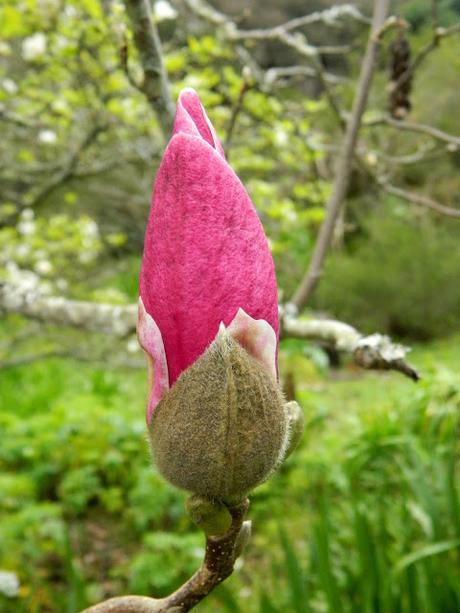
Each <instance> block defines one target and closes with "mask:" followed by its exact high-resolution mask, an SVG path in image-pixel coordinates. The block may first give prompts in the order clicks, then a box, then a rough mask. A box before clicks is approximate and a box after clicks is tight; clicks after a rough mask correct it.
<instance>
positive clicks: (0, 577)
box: [0, 570, 20, 598]
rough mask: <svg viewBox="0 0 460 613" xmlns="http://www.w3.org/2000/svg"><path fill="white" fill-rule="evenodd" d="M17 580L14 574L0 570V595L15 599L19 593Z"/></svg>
mask: <svg viewBox="0 0 460 613" xmlns="http://www.w3.org/2000/svg"><path fill="white" fill-rule="evenodd" d="M19 585H20V584H19V579H18V576H17V575H16V573H12V572H9V571H7V570H0V594H3V595H4V596H6V597H7V598H15V596H17V595H18V593H19Z"/></svg>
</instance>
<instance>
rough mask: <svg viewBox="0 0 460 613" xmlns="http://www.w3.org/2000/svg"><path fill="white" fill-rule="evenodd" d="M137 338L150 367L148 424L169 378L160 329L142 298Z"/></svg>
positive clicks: (166, 388)
mask: <svg viewBox="0 0 460 613" xmlns="http://www.w3.org/2000/svg"><path fill="white" fill-rule="evenodd" d="M137 336H138V339H139V343H140V345H141V347H142V348H143V349H144V351H145V352H146V355H147V363H148V367H149V379H150V386H149V387H150V397H149V402H148V405H147V423H148V422H149V421H150V419H151V417H152V414H153V409H154V408H155V407H156V405H157V404H158V403H159V402H160V400H161V398H162V397H163V395H164V394H165V393H166V392H167V391H168V389H169V377H168V364H167V362H166V354H165V348H164V345H163V339H162V337H161V332H160V329H159V327H158V326H157V324H156V323H155V321H154V320H153V319H152V318H151V317H150V315H149V314H148V313H147V311H146V310H145V308H144V303H143V302H142V298H139V309H138V320H137Z"/></svg>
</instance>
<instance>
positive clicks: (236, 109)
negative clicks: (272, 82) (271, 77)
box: [225, 70, 252, 156]
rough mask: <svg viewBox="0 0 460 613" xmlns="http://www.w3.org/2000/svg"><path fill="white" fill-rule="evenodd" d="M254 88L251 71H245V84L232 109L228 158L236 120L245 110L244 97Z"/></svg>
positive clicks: (226, 148)
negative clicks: (243, 109)
mask: <svg viewBox="0 0 460 613" xmlns="http://www.w3.org/2000/svg"><path fill="white" fill-rule="evenodd" d="M251 87H252V77H251V74H250V71H248V70H246V71H245V70H243V83H242V84H241V87H240V91H239V92H238V98H237V99H236V102H235V104H234V105H233V108H232V114H231V117H230V121H229V124H228V128H227V134H226V137H225V151H226V153H227V156H228V154H229V152H230V145H231V142H232V136H233V130H234V129H235V125H236V120H237V119H238V115H239V114H240V113H241V110H242V108H243V102H244V97H245V95H246V94H247V93H248V91H249V90H250V89H251Z"/></svg>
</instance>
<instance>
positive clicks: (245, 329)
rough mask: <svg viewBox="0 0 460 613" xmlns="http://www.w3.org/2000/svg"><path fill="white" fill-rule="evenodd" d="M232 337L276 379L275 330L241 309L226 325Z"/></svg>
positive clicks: (266, 322)
mask: <svg viewBox="0 0 460 613" xmlns="http://www.w3.org/2000/svg"><path fill="white" fill-rule="evenodd" d="M227 333H228V334H229V335H230V336H231V337H232V338H234V339H235V340H236V341H237V342H238V343H239V344H240V345H241V346H242V347H243V348H244V349H245V350H246V351H247V352H248V353H249V355H251V356H252V357H253V358H254V359H256V360H257V361H258V362H259V363H260V364H261V365H262V366H263V367H264V368H265V370H266V371H267V372H268V373H269V374H270V375H271V376H272V377H273V378H274V379H275V380H276V379H277V372H276V345H277V342H276V332H275V331H274V330H273V328H272V327H271V325H270V324H269V323H268V321H265V319H253V318H252V317H251V316H250V315H248V314H247V313H246V312H245V311H243V309H241V308H239V309H238V312H237V314H236V315H235V317H234V318H233V320H232V322H231V323H230V325H229V326H228V327H227Z"/></svg>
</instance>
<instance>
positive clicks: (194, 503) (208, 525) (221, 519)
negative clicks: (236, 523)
mask: <svg viewBox="0 0 460 613" xmlns="http://www.w3.org/2000/svg"><path fill="white" fill-rule="evenodd" d="M186 508H187V513H188V514H189V515H190V518H191V520H192V521H193V523H194V524H196V525H197V526H198V528H201V530H203V532H204V533H205V534H206V536H221V535H223V534H225V533H226V532H228V531H229V530H230V526H231V525H232V516H231V515H230V511H229V510H228V509H227V507H226V506H225V505H224V504H222V503H221V502H218V501H217V500H211V499H210V498H205V497H204V496H198V495H195V496H191V497H190V498H189V499H188V500H187V503H186Z"/></svg>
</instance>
